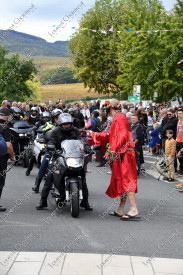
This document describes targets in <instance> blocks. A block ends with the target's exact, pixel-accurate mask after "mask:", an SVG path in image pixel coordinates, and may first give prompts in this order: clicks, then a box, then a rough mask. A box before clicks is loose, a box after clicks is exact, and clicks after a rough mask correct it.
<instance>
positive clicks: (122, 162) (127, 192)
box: [87, 99, 139, 220]
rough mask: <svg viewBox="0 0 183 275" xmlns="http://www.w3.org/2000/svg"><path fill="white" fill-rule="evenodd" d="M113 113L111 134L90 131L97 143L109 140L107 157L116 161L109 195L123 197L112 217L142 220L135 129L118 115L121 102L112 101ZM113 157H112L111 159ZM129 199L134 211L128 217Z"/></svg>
mask: <svg viewBox="0 0 183 275" xmlns="http://www.w3.org/2000/svg"><path fill="white" fill-rule="evenodd" d="M111 101H112V103H113V105H111V107H110V108H111V113H110V115H112V116H113V122H112V125H111V128H110V130H109V133H105V132H102V133H95V132H90V131H88V132H87V135H88V136H91V137H92V140H93V141H94V142H95V143H97V144H102V143H103V142H106V141H108V143H109V148H110V152H109V153H107V154H106V155H105V157H106V159H107V160H109V161H110V162H111V161H112V177H111V182H110V185H109V187H108V189H107V191H106V194H107V195H108V196H109V197H111V198H119V201H120V204H119V207H118V209H117V210H116V211H114V212H112V213H110V215H112V216H117V217H121V218H122V219H123V220H134V219H138V218H139V217H137V216H138V214H139V213H138V210H137V206H136V201H135V193H137V164H136V157H135V151H134V148H135V145H134V143H133V138H132V132H131V126H130V123H129V121H128V119H127V118H126V117H125V115H123V114H122V113H121V112H118V106H117V104H118V101H117V100H115V99H113V100H111ZM111 156H112V157H111ZM127 198H128V200H129V204H130V210H129V212H128V213H127V214H124V207H125V203H126V199H127Z"/></svg>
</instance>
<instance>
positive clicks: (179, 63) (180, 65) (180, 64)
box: [177, 60, 183, 93]
mask: <svg viewBox="0 0 183 275" xmlns="http://www.w3.org/2000/svg"><path fill="white" fill-rule="evenodd" d="M177 65H179V67H180V68H181V69H182V68H183V60H181V61H179V62H178V63H177ZM182 82H183V81H182ZM182 93H183V83H182Z"/></svg>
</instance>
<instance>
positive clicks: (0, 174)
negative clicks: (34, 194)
mask: <svg viewBox="0 0 183 275" xmlns="http://www.w3.org/2000/svg"><path fill="white" fill-rule="evenodd" d="M10 115H11V111H10V109H8V108H1V109H0V134H1V135H2V137H3V138H4V140H5V142H6V144H7V146H8V152H7V153H6V154H5V155H3V156H0V198H1V194H2V191H3V187H4V185H5V179H6V173H7V162H8V159H9V157H10V158H11V160H12V161H15V154H14V150H13V146H12V144H11V131H10V129H9V127H8V121H9V118H10ZM3 211H6V208H3V207H2V206H0V212H3Z"/></svg>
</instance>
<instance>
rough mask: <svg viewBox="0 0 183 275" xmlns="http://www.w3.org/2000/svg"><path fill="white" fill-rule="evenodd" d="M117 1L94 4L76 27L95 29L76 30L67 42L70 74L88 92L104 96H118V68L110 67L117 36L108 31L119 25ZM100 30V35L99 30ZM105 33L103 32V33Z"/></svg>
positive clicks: (112, 63)
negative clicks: (115, 94) (71, 71)
mask: <svg viewBox="0 0 183 275" xmlns="http://www.w3.org/2000/svg"><path fill="white" fill-rule="evenodd" d="M120 15H121V13H120V9H119V2H118V1H112V0H100V1H96V2H95V5H94V7H93V8H91V9H90V10H88V11H87V12H86V14H85V15H84V16H83V18H82V19H81V22H80V28H81V29H82V28H88V29H91V30H97V31H98V32H97V33H96V32H92V31H88V30H81V31H77V32H76V33H75V34H74V35H73V37H72V39H71V41H70V43H69V52H70V56H75V57H74V58H73V71H74V73H75V76H76V77H77V78H78V79H80V80H81V81H82V82H83V83H84V86H85V87H88V88H89V90H91V89H92V88H94V89H95V91H96V92H98V93H104V94H108V93H109V91H111V92H113V93H118V92H119V91H120V85H118V84H117V82H116V78H117V75H118V67H116V66H114V62H115V60H116V59H117V45H118V35H117V33H116V32H108V30H109V29H110V28H111V27H112V26H113V27H114V28H116V25H117V23H119V24H122V18H121V16H120ZM102 30H103V31H104V32H103V33H102V32H101V31H102ZM105 32H107V33H105Z"/></svg>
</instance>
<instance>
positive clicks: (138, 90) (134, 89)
mask: <svg viewBox="0 0 183 275" xmlns="http://www.w3.org/2000/svg"><path fill="white" fill-rule="evenodd" d="M133 92H134V93H138V94H140V92H141V85H133Z"/></svg>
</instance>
